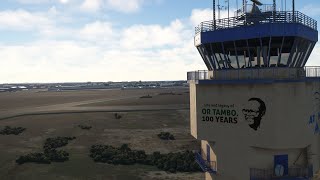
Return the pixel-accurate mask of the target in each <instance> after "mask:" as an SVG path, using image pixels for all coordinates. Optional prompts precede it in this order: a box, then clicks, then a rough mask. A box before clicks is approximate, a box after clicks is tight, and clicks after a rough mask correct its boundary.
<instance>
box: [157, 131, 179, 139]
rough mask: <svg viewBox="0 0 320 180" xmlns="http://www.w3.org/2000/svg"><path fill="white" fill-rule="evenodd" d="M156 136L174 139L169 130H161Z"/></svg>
mask: <svg viewBox="0 0 320 180" xmlns="http://www.w3.org/2000/svg"><path fill="white" fill-rule="evenodd" d="M158 137H159V138H160V139H162V140H175V138H174V136H173V135H172V134H171V133H169V132H161V133H160V134H158Z"/></svg>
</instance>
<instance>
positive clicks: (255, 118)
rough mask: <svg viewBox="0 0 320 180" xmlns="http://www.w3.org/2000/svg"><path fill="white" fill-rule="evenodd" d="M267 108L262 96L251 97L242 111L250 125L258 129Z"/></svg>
mask: <svg viewBox="0 0 320 180" xmlns="http://www.w3.org/2000/svg"><path fill="white" fill-rule="evenodd" d="M266 110H267V108H266V104H265V103H264V102H263V101H262V100H261V99H260V98H251V99H249V100H248V103H247V105H246V106H245V108H244V109H242V113H243V115H244V118H245V120H246V122H247V123H248V125H249V126H250V127H251V128H252V129H254V130H255V131H257V130H258V128H259V127H260V124H261V120H262V117H263V116H264V115H265V114H266Z"/></svg>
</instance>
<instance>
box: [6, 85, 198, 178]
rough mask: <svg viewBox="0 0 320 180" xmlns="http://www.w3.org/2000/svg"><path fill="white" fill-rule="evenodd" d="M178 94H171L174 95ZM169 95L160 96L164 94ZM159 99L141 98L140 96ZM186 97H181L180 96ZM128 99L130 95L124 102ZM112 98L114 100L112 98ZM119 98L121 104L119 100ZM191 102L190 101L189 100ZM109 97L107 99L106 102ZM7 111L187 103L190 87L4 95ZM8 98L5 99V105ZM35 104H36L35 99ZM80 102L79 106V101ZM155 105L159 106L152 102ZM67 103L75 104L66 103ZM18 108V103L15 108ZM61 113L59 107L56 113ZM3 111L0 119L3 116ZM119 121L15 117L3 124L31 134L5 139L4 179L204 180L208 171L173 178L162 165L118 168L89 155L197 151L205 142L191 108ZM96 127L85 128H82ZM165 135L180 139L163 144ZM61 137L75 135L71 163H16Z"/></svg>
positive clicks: (90, 116) (98, 115) (87, 115)
mask: <svg viewBox="0 0 320 180" xmlns="http://www.w3.org/2000/svg"><path fill="white" fill-rule="evenodd" d="M173 91H174V93H173V94H170V93H171V92H173ZM164 92H165V93H167V92H169V94H165V95H159V93H164ZM148 94H149V95H152V96H153V98H150V99H149V98H148V99H141V98H139V97H140V96H143V95H148ZM178 94H180V95H178ZM123 97H130V98H128V99H123ZM108 98H112V99H113V100H112V101H109V100H107V99H108ZM117 98H119V100H116V99H117ZM185 98H187V99H185ZM104 99H106V100H104ZM0 100H1V102H8V105H4V104H1V106H0V108H1V110H2V111H1V113H4V112H6V111H10V112H12V111H19V110H20V109H29V111H31V110H32V109H33V107H41V106H48V107H47V108H46V110H48V111H50V109H49V108H50V106H51V105H54V107H59V106H60V105H61V107H64V106H66V107H69V106H70V107H71V106H72V107H73V106H81V107H82V108H85V107H86V106H88V108H89V107H91V108H94V107H100V108H101V107H102V108H103V107H105V106H106V107H107V106H111V107H113V106H122V105H123V106H135V105H146V106H150V105H163V106H166V105H170V104H171V105H172V104H175V105H187V104H188V93H186V89H178V90H177V89H166V90H159V89H154V90H152V89H150V90H125V91H122V90H109V91H82V92H77V91H74V92H31V91H30V92H17V93H2V94H0ZM3 100H5V101H3ZM33 100H34V103H32V101H33ZM75 102H76V103H75ZM152 102H153V103H152ZM66 103H69V104H67V105H66ZM15 104H16V105H15ZM56 110H57V109H55V111H56ZM1 113H0V115H1ZM120 115H121V116H122V118H121V119H116V118H115V116H114V112H94V113H91V112H81V113H79V112H74V113H66V114H50V115H31V116H21V117H15V118H9V119H5V120H1V121H0V128H2V127H4V126H13V127H17V126H20V127H25V128H27V130H26V131H25V132H23V133H22V134H20V135H18V136H14V135H10V136H0V166H1V168H0V177H1V178H0V179H1V180H2V179H10V180H11V179H24V180H25V179H48V180H51V179H68V180H69V179H79V180H81V179H84V180H85V179H97V180H98V179H101V180H102V179H103V180H105V179H119V180H122V179H123V180H127V179H133V180H135V179H146V180H147V179H181V180H182V179H203V178H204V176H203V174H202V173H192V174H191V173H177V174H171V173H166V172H163V171H160V170H158V169H157V168H156V167H152V166H143V165H134V166H114V165H108V164H102V163H94V162H93V160H92V159H91V158H90V157H89V148H90V147H91V145H94V144H105V145H113V146H120V145H122V144H123V143H127V144H129V146H130V147H131V148H132V149H137V150H145V151H146V153H152V152H154V151H160V152H162V153H169V152H178V151H182V150H197V149H198V148H199V143H198V142H197V141H196V140H195V139H194V138H193V137H191V135H190V133H189V110H186V109H173V110H156V111H137V112H135V111H130V112H125V111H124V112H121V113H120ZM80 124H82V125H89V126H92V129H91V130H82V129H80V128H79V127H78V125H80ZM161 131H168V132H170V133H172V134H174V136H175V138H176V140H175V141H163V140H160V139H159V138H158V137H157V134H158V133H160V132H161ZM55 136H75V137H77V139H76V140H74V141H71V142H70V143H69V144H68V145H67V146H66V147H64V148H62V149H64V150H66V151H68V152H69V153H70V160H69V161H67V162H64V163H52V164H49V165H39V164H23V165H17V164H16V163H15V159H16V158H17V157H18V156H20V155H24V154H27V153H30V152H40V151H41V149H42V145H43V143H44V141H45V139H46V138H48V137H55Z"/></svg>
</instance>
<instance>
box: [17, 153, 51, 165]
mask: <svg viewBox="0 0 320 180" xmlns="http://www.w3.org/2000/svg"><path fill="white" fill-rule="evenodd" d="M28 162H33V163H37V164H50V163H51V161H50V160H49V159H48V157H47V156H46V155H45V154H44V153H31V154H27V155H25V156H20V157H19V158H18V159H17V160H16V163H18V164H24V163H28Z"/></svg>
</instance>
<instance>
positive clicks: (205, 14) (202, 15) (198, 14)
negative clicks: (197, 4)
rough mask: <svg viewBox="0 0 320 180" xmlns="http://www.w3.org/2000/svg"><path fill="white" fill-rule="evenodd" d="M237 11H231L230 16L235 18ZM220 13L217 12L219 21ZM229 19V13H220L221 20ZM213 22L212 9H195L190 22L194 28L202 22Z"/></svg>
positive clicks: (223, 11) (224, 11)
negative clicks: (234, 14)
mask: <svg viewBox="0 0 320 180" xmlns="http://www.w3.org/2000/svg"><path fill="white" fill-rule="evenodd" d="M234 11H235V9H230V16H233V14H232V13H233V12H234ZM218 18H219V16H218V12H216V19H218ZM223 18H228V11H226V10H222V11H220V19H223ZM212 20H213V10H212V9H209V8H207V9H193V10H192V12H191V16H190V21H191V23H192V25H193V26H198V25H199V24H200V23H201V22H204V21H212Z"/></svg>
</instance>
